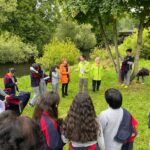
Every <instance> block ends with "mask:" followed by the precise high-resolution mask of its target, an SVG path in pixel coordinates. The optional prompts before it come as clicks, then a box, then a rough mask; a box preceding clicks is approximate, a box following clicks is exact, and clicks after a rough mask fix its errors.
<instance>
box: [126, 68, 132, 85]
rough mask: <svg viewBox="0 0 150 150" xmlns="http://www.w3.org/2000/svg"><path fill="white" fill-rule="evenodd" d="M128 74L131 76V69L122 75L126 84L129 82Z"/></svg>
mask: <svg viewBox="0 0 150 150" xmlns="http://www.w3.org/2000/svg"><path fill="white" fill-rule="evenodd" d="M130 76H131V70H129V71H128V72H127V73H126V75H125V76H124V84H125V85H127V86H128V85H129V84H130Z"/></svg>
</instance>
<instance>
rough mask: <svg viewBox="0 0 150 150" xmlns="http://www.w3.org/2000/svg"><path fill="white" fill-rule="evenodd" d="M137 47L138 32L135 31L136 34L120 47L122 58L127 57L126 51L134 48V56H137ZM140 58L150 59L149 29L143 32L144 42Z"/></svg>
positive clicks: (126, 39)
mask: <svg viewBox="0 0 150 150" xmlns="http://www.w3.org/2000/svg"><path fill="white" fill-rule="evenodd" d="M136 45H137V30H135V33H133V34H132V35H131V36H129V37H127V38H125V40H124V42H123V44H121V45H120V46H119V51H120V54H121V56H125V55H126V49H128V48H132V49H133V54H135V52H136ZM140 57H141V58H145V59H150V34H149V30H148V29H145V30H144V31H143V42H142V48H141V55H140Z"/></svg>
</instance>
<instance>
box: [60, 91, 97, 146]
mask: <svg viewBox="0 0 150 150" xmlns="http://www.w3.org/2000/svg"><path fill="white" fill-rule="evenodd" d="M98 130H99V124H98V123H97V121H96V113H95V110H94V106H93V103H92V99H91V97H90V96H89V95H87V94H85V93H79V94H77V95H76V96H75V98H74V100H73V102H72V105H71V106H70V110H69V112H68V115H67V117H66V119H65V121H64V122H63V125H62V127H61V132H62V134H63V135H64V136H65V137H66V138H68V139H69V140H70V141H75V142H81V143H86V142H89V141H94V140H97V134H98Z"/></svg>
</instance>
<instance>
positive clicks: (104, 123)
mask: <svg viewBox="0 0 150 150" xmlns="http://www.w3.org/2000/svg"><path fill="white" fill-rule="evenodd" d="M97 121H98V122H99V124H100V125H101V126H102V130H103V133H104V132H105V128H106V126H107V124H108V120H107V118H106V115H105V114H104V112H102V113H101V114H100V115H99V117H98V118H97Z"/></svg>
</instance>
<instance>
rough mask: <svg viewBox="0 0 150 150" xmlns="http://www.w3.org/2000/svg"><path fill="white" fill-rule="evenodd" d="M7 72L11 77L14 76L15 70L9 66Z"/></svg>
mask: <svg viewBox="0 0 150 150" xmlns="http://www.w3.org/2000/svg"><path fill="white" fill-rule="evenodd" d="M8 72H9V74H10V75H11V77H14V76H16V70H15V69H14V68H9V70H8Z"/></svg>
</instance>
